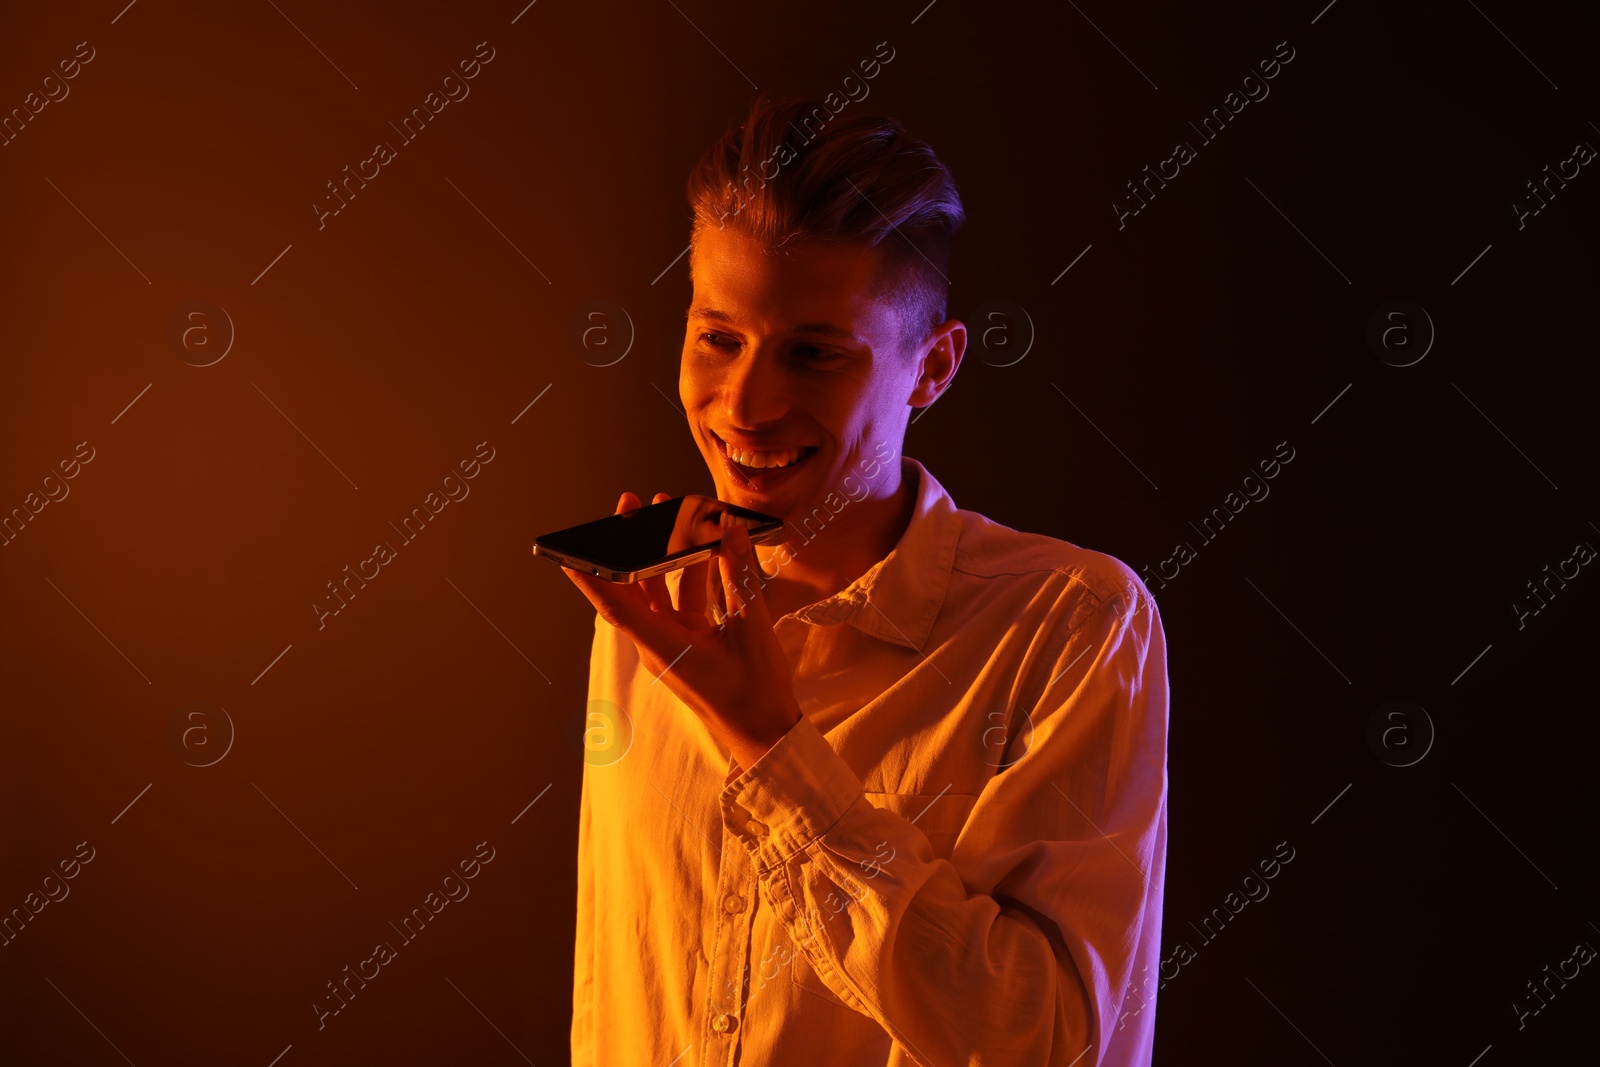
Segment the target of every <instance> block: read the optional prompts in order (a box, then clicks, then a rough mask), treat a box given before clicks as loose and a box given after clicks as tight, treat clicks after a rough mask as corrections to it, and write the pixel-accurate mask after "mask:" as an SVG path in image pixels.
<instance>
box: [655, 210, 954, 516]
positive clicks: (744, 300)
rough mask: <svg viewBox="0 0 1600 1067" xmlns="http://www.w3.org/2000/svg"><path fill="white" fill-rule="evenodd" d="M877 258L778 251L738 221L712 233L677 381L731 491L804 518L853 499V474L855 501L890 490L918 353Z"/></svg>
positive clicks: (854, 251)
mask: <svg viewBox="0 0 1600 1067" xmlns="http://www.w3.org/2000/svg"><path fill="white" fill-rule="evenodd" d="M876 266H877V259H876V256H875V254H874V253H873V252H872V251H871V250H870V249H867V248H864V247H861V246H853V245H843V244H831V243H817V242H813V243H809V244H805V245H802V246H800V247H792V248H790V249H787V250H786V251H785V252H782V253H778V254H776V255H774V254H770V253H768V252H767V251H766V250H765V249H764V247H763V246H762V245H761V244H760V243H759V242H757V241H755V240H753V239H751V238H749V237H746V236H744V235H743V234H737V233H734V232H732V231H729V230H709V231H706V232H704V233H703V234H702V235H701V237H700V240H699V243H698V246H697V247H696V249H695V257H694V261H693V270H692V277H693V282H694V299H693V302H692V303H691V305H690V308H689V316H688V328H687V330H686V332H685V336H684V342H683V362H682V364H681V368H680V372H679V378H678V392H679V395H680V396H681V397H682V399H683V405H684V410H685V412H686V413H687V414H688V416H689V426H690V428H691V430H692V431H693V433H694V436H695V441H696V443H697V444H698V445H699V447H700V454H701V455H702V456H703V457H704V458H705V461H706V466H707V467H708V468H710V470H711V477H712V479H713V481H715V483H716V487H717V496H718V497H719V498H720V499H722V500H726V501H728V502H730V503H734V504H740V505H743V506H745V507H750V508H754V509H756V510H757V511H764V512H766V513H767V514H769V515H775V516H777V517H779V518H784V519H788V518H790V517H791V516H793V517H795V518H796V519H798V518H799V517H801V516H805V515H809V514H810V512H811V509H812V508H814V507H817V506H819V505H820V504H821V502H822V499H823V498H824V497H825V496H826V495H827V494H828V493H829V492H834V493H837V494H839V496H840V497H841V498H843V497H845V496H846V495H847V490H846V489H845V488H844V484H845V479H846V478H847V477H849V478H850V481H849V486H850V487H851V488H852V489H853V490H854V491H853V492H851V493H849V495H851V496H852V497H853V498H855V499H860V498H861V496H862V495H863V493H862V490H861V486H862V485H863V484H864V485H865V486H866V493H865V495H870V496H874V497H877V496H886V495H888V489H891V488H892V487H891V486H890V485H889V483H890V482H891V481H893V480H894V476H895V475H894V473H888V472H897V471H898V464H899V454H900V444H901V441H902V439H903V436H904V432H905V424H906V420H907V418H908V417H909V409H908V407H907V402H908V400H911V399H912V398H913V394H914V393H916V392H917V379H918V376H919V366H920V364H921V360H919V359H915V358H912V356H913V355H914V354H902V353H901V352H900V350H899V346H900V321H899V316H898V315H897V314H896V312H895V310H894V308H893V307H892V306H890V305H888V304H884V303H879V302H878V301H877V300H876V299H874V297H873V295H872V289H873V285H874V283H875V281H876V276H875V273H874V272H875V269H876ZM931 399H932V397H931V396H928V397H923V396H921V395H920V394H919V395H918V398H917V400H916V402H917V403H918V404H925V403H927V402H929V401H930V400H931ZM728 446H732V447H733V448H735V449H742V450H744V454H743V455H742V456H741V461H742V464H743V465H741V463H740V462H736V461H734V460H732V459H730V458H729V457H728V455H727V449H728ZM796 450H798V451H799V457H798V460H797V461H796V462H793V463H790V464H788V465H786V466H782V467H776V466H773V464H775V463H777V462H780V461H788V460H791V459H793V458H794V454H795V451H796ZM752 452H753V453H755V454H754V455H752V454H750V453H752ZM874 461H876V462H877V464H878V467H879V469H878V470H877V471H876V472H875V478H874V479H872V480H871V481H868V479H866V478H865V477H863V474H862V471H863V469H864V468H865V469H871V466H870V465H871V463H872V462H874ZM758 467H759V468H760V469H757V468H758Z"/></svg>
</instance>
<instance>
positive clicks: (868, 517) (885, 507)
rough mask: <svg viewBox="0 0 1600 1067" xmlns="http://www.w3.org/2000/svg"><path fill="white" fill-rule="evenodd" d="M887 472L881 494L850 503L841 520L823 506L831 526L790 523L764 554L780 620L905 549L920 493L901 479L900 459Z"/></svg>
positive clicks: (771, 595) (761, 554) (764, 566)
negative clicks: (902, 544) (897, 548)
mask: <svg viewBox="0 0 1600 1067" xmlns="http://www.w3.org/2000/svg"><path fill="white" fill-rule="evenodd" d="M886 468H887V473H888V475H889V478H886V479H884V480H883V484H881V485H880V486H878V487H877V489H878V492H877V493H874V494H871V495H868V496H864V497H862V498H861V499H860V500H851V499H848V498H845V499H844V506H843V508H841V509H840V510H839V511H838V512H837V514H835V513H834V512H833V511H832V510H830V509H828V508H827V507H823V506H819V507H818V508H817V511H820V512H821V513H822V515H823V516H825V517H827V522H826V524H825V525H823V526H821V527H818V526H817V525H816V523H815V522H814V521H812V522H807V523H806V525H805V527H804V528H798V527H797V526H796V525H795V524H794V523H786V524H785V530H786V538H785V540H783V541H781V542H773V543H772V544H771V545H770V546H765V545H763V546H761V547H760V548H759V550H758V553H759V558H760V560H761V563H762V569H763V570H765V571H766V572H767V573H768V574H769V575H772V578H771V581H770V587H769V590H768V593H767V597H768V600H769V602H770V604H771V605H772V607H773V608H774V609H775V610H773V612H772V617H773V618H774V619H777V618H778V617H779V616H780V615H783V614H787V613H788V612H790V611H793V610H795V609H797V608H801V607H804V606H806V605H807V604H814V603H816V602H817V601H819V600H825V599H827V598H828V597H830V596H832V595H833V594H835V593H837V592H839V591H840V590H841V589H844V588H845V587H847V586H848V585H849V584H850V583H851V582H853V581H855V580H856V579H857V578H859V577H861V576H862V575H863V574H865V573H866V572H867V571H868V570H869V569H870V568H871V567H872V565H873V564H874V563H877V562H878V561H879V560H881V559H883V558H884V557H885V556H887V555H888V554H889V553H890V551H892V550H893V549H894V546H895V545H896V544H898V543H899V541H900V537H901V535H902V534H904V533H905V531H906V527H907V526H908V525H909V524H910V522H911V516H912V514H913V512H914V511H915V510H916V503H917V491H918V488H919V487H918V486H916V485H912V484H907V482H906V480H905V479H903V478H902V477H901V476H900V475H901V470H900V460H899V457H898V456H897V457H896V459H895V462H894V463H893V464H888V465H886ZM891 479H892V481H891ZM813 514H814V513H813ZM780 560H787V562H782V563H780V562H779V561H780Z"/></svg>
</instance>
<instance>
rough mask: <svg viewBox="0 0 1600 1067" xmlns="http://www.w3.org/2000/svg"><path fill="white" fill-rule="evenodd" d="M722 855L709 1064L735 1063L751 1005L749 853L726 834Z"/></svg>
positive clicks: (709, 1009) (709, 1017)
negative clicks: (748, 996)
mask: <svg viewBox="0 0 1600 1067" xmlns="http://www.w3.org/2000/svg"><path fill="white" fill-rule="evenodd" d="M722 836H723V847H722V855H721V859H720V861H719V868H718V871H717V885H716V890H715V892H716V894H717V896H716V898H715V899H716V900H717V908H718V910H719V911H720V912H721V913H722V914H721V915H719V916H718V921H717V923H716V927H717V929H716V933H715V935H714V936H713V938H712V943H713V946H714V947H713V949H712V957H711V974H710V981H711V986H710V996H709V997H708V1002H707V1004H706V1018H707V1020H708V1022H707V1028H708V1030H709V1034H708V1038H707V1042H708V1043H707V1046H706V1062H707V1063H725V1064H730V1065H731V1064H732V1062H733V1056H734V1052H735V1049H736V1046H737V1041H736V1040H735V1037H736V1035H737V1034H738V1031H739V1026H740V1016H741V1013H742V1012H743V1011H744V1010H745V1006H746V982H745V973H746V970H747V968H748V966H749V957H750V929H751V923H752V909H751V907H750V892H751V886H750V884H749V883H750V872H749V871H748V870H747V869H746V868H747V866H748V865H749V862H750V861H749V854H748V853H747V852H746V851H745V849H744V847H743V845H742V844H741V843H740V842H739V839H738V838H737V837H736V836H735V835H734V834H733V833H732V832H731V831H729V830H727V829H724V830H723V835H722Z"/></svg>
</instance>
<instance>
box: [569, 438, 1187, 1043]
mask: <svg viewBox="0 0 1600 1067" xmlns="http://www.w3.org/2000/svg"><path fill="white" fill-rule="evenodd" d="M901 469H902V475H903V477H904V478H905V479H906V484H907V485H909V486H912V487H913V488H914V489H915V492H916V494H917V496H916V500H917V502H916V508H915V512H914V514H913V516H912V518H911V521H910V523H909V525H908V526H907V528H906V530H905V532H904V533H903V534H902V536H901V538H900V540H899V542H898V543H897V544H896V546H895V548H894V549H893V551H891V552H890V553H889V554H888V555H887V556H886V557H884V559H882V560H880V561H879V562H878V563H876V564H874V565H873V566H872V567H871V568H870V569H869V570H868V571H867V572H866V573H865V574H863V575H862V576H861V577H860V578H858V579H857V580H856V581H854V582H852V583H851V584H850V585H849V586H848V587H847V588H845V589H844V590H842V591H840V592H839V593H837V594H835V595H834V596H831V597H828V598H827V599H825V600H821V601H818V602H817V603H814V604H810V605H808V606H806V607H804V608H801V609H799V610H797V611H794V612H791V613H790V614H787V615H784V616H783V617H781V618H779V619H777V620H776V621H775V623H774V632H775V633H776V635H777V637H778V640H779V642H780V643H781V644H782V646H783V648H784V650H785V652H786V653H787V655H788V658H789V661H790V663H791V665H792V666H793V668H794V684H795V693H796V696H797V697H798V699H799V702H800V708H801V710H802V712H803V715H804V717H803V718H802V719H801V721H800V722H799V723H797V724H796V725H795V726H794V727H793V728H792V729H791V730H790V731H789V732H788V733H787V734H785V735H784V736H783V738H782V739H780V740H779V741H778V742H777V743H776V744H775V745H774V746H773V747H772V748H771V749H770V750H769V751H768V752H766V753H765V754H764V755H763V756H762V757H761V758H760V759H759V760H757V761H756V763H755V765H754V766H753V767H750V768H748V769H745V768H742V767H740V766H739V765H738V764H737V762H736V761H734V760H733V759H732V757H731V756H730V755H729V753H728V751H727V750H726V749H724V748H722V747H721V746H720V745H718V744H717V743H716V742H715V741H714V740H713V739H712V737H711V735H710V733H709V732H708V731H707V730H706V728H705V727H704V726H703V725H702V724H701V722H700V721H699V719H698V718H697V717H696V716H695V714H694V713H693V712H692V711H691V710H690V709H689V708H688V707H687V706H686V705H684V704H683V703H682V702H681V701H679V700H678V699H677V697H676V696H674V695H673V694H672V693H671V692H670V691H669V690H668V689H667V687H666V685H665V684H664V683H661V682H657V681H655V680H654V679H653V676H652V675H651V673H650V672H648V671H646V670H644V669H643V668H642V667H641V666H640V664H639V660H638V655H637V652H636V650H635V648H634V646H633V642H632V641H631V640H629V639H628V638H627V637H626V635H625V634H623V633H621V632H620V631H618V630H617V629H615V628H614V627H612V626H611V625H610V624H608V623H606V622H605V621H604V620H602V619H601V618H600V617H599V615H598V614H596V616H595V636H594V646H593V654H592V658H591V660H590V675H589V698H590V711H591V712H594V713H596V714H598V715H599V716H600V718H594V717H593V716H591V720H590V721H591V722H592V723H596V724H599V726H598V727H597V729H598V732H597V733H596V734H595V739H596V741H597V744H598V748H596V749H595V751H598V752H605V753H607V755H606V756H604V757H603V758H592V759H591V758H589V757H587V756H586V764H585V767H584V775H583V796H582V804H581V809H580V825H579V843H578V852H579V854H578V925H577V951H576V957H575V970H574V978H575V983H574V999H573V1018H572V1055H573V1063H574V1064H575V1065H585V1064H594V1065H598V1067H615V1065H635V1064H637V1065H655V1067H667V1065H669V1064H671V1065H673V1067H709V1065H712V1064H719V1065H731V1064H734V1063H736V1062H740V1063H744V1064H752V1065H757V1064H758V1065H762V1067H802V1065H803V1067H815V1065H817V1064H830V1065H840V1067H855V1065H861V1067H865V1065H868V1064H871V1065H888V1064H894V1065H909V1064H924V1065H929V1067H932V1065H940V1067H943V1065H946V1064H967V1063H980V1062H981V1063H983V1064H985V1065H1012V1064H1015V1065H1023V1064H1027V1065H1045V1064H1050V1065H1059V1067H1067V1065H1068V1064H1072V1065H1074V1067H1129V1065H1134V1064H1140V1065H1143V1064H1148V1063H1149V1062H1150V1054H1151V1043H1152V1037H1153V1034H1154V1029H1155V1000H1154V998H1155V989H1156V988H1157V983H1156V981H1155V973H1156V971H1157V967H1158V964H1159V953H1160V939H1161V899H1162V888H1163V885H1164V879H1165V870H1166V825H1167V818H1166V813H1167V805H1166V795H1167V772H1166V749H1167V697H1168V693H1167V673H1166V646H1165V639H1164V636H1163V633H1162V627H1161V620H1160V615H1159V613H1158V611H1157V609H1156V606H1155V602H1154V600H1153V599H1152V598H1151V596H1150V594H1149V592H1148V590H1146V589H1145V587H1144V585H1143V583H1142V582H1141V581H1140V580H1139V578H1138V576H1137V575H1136V574H1135V573H1134V572H1133V571H1132V570H1131V569H1130V568H1129V567H1128V566H1127V565H1125V564H1124V563H1122V562H1121V561H1119V560H1117V559H1114V558H1113V557H1111V556H1108V555H1105V554H1103V553H1100V552H1095V551H1092V550H1089V549H1084V548H1080V547H1078V546H1076V545H1073V544H1070V543H1068V542H1065V541H1061V540H1057V539H1055V538H1051V537H1046V536H1043V535H1040V534H1032V533H1024V532H1019V531H1016V530H1012V529H1010V528H1008V527H1005V526H1002V525H999V524H998V523H995V522H992V521H991V520H989V519H987V518H985V517H984V516H982V515H979V514H977V513H975V512H971V511H964V510H959V509H957V508H956V506H955V504H954V502H953V501H952V500H951V499H950V497H949V495H948V494H947V493H946V492H945V491H944V489H943V487H941V486H940V485H939V483H938V482H937V481H936V480H935V479H934V478H933V476H932V475H931V474H930V473H928V471H927V470H926V468H924V467H923V466H922V465H921V464H920V463H918V462H917V461H916V460H914V459H910V458H909V457H906V458H903V460H902V467H901ZM843 506H844V507H849V506H850V503H849V502H844V505H843ZM817 536H827V529H826V527H824V528H823V529H822V530H821V532H820V533H819V534H817ZM802 551H803V548H802ZM676 573H677V574H678V575H681V573H682V572H676ZM670 584H672V583H670V582H669V585H670ZM601 702H605V703H601ZM613 706H614V707H613ZM618 709H620V710H618ZM608 746H609V747H608ZM618 753H622V754H621V757H620V758H617V755H618Z"/></svg>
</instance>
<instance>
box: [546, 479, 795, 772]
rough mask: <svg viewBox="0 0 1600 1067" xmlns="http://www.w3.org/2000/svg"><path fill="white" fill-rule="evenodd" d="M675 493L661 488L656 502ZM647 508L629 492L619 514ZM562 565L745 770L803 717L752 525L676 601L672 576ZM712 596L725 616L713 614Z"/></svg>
mask: <svg viewBox="0 0 1600 1067" xmlns="http://www.w3.org/2000/svg"><path fill="white" fill-rule="evenodd" d="M670 499H671V496H670V495H669V494H667V493H657V494H656V495H655V498H654V500H653V501H652V503H656V504H659V503H661V502H662V501H663V500H670ZM638 506H639V498H638V497H636V496H634V495H633V494H632V493H623V494H622V498H621V499H620V500H618V502H617V511H618V512H623V511H628V510H631V509H633V508H636V507H638ZM713 568H715V569H713ZM561 569H562V570H563V571H565V572H566V574H567V577H568V578H569V579H571V580H572V583H573V584H574V585H576V586H577V587H578V589H579V590H580V591H582V593H583V595H584V596H586V597H588V598H589V602H590V603H591V604H593V605H594V607H595V610H596V611H598V612H599V613H600V617H601V618H602V619H604V620H605V621H606V622H608V623H610V624H611V625H612V626H615V627H616V628H617V629H619V630H621V631H623V632H624V633H625V634H627V635H628V637H630V638H631V639H632V640H633V643H634V645H635V647H637V648H638V650H639V660H640V662H641V663H642V664H643V665H644V667H645V669H646V670H648V671H649V672H650V673H651V674H652V675H654V676H656V678H657V680H658V681H659V682H660V683H661V684H663V685H665V686H666V687H667V688H668V689H670V690H672V692H673V693H675V694H676V695H677V697H678V699H680V700H682V701H683V702H684V703H685V704H687V705H688V706H689V707H690V708H691V709H693V710H694V712H695V713H696V714H697V715H699V716H700V719H701V721H702V722H704V723H705V724H706V727H707V729H709V730H710V731H711V734H712V736H713V737H715V738H716V739H717V740H718V741H719V742H721V743H722V744H724V745H726V746H727V747H728V749H729V750H730V751H732V753H733V755H734V758H735V759H737V760H738V761H739V765H740V766H741V767H745V768H748V767H750V766H751V765H752V764H754V763H755V761H756V760H758V759H760V758H761V756H762V754H763V753H765V752H766V751H767V749H769V748H771V747H772V745H773V744H774V743H775V742H777V740H778V739H779V738H781V737H782V736H783V735H784V734H786V733H788V732H789V729H790V728H791V727H792V726H794V724H795V723H797V722H799V721H800V702H799V700H798V699H797V698H796V697H795V693H794V676H793V674H792V672H791V670H790V667H789V661H788V658H787V656H786V655H785V654H784V651H783V646H782V645H780V644H779V643H778V638H777V635H776V634H774V633H773V630H772V618H771V616H770V615H768V613H767V606H766V603H765V601H764V599H763V597H762V593H761V587H762V584H763V583H764V581H765V576H764V574H763V572H762V571H761V564H760V562H759V561H758V560H757V559H756V554H755V549H754V547H752V546H751V544H750V535H749V534H748V533H747V532H746V531H745V528H744V527H742V526H739V525H737V524H735V525H731V526H728V527H725V528H724V532H723V535H722V544H721V546H720V548H719V549H718V551H717V552H716V554H715V555H714V556H713V557H712V558H711V559H709V560H705V561H703V562H700V563H696V564H693V565H692V566H689V567H687V568H684V571H683V576H682V579H681V582H680V584H679V586H678V604H677V605H676V606H674V605H673V603H672V594H671V591H670V590H669V589H668V588H667V579H666V576H665V575H657V576H655V577H653V578H646V579H645V580H644V581H642V582H631V583H620V582H610V581H607V580H606V579H604V578H599V577H597V576H595V575H592V574H582V573H579V572H578V571H575V570H573V569H572V568H570V567H562V568H561ZM708 602H709V603H710V604H711V605H712V611H713V613H714V614H715V617H716V619H717V620H719V621H713V620H712V619H711V618H708V617H707V614H706V609H707V606H708ZM652 684H654V683H652Z"/></svg>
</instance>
